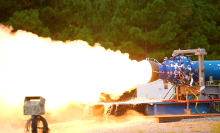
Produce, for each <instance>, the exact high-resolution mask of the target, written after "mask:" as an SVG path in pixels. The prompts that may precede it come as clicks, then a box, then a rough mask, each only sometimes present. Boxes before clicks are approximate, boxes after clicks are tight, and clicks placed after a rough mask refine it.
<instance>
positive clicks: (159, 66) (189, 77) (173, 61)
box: [149, 56, 220, 84]
mask: <svg viewBox="0 0 220 133" xmlns="http://www.w3.org/2000/svg"><path fill="white" fill-rule="evenodd" d="M149 62H150V64H151V67H152V78H151V80H150V82H152V81H155V80H157V79H164V80H167V81H169V82H171V83H174V84H184V83H186V82H191V81H196V80H197V79H198V77H199V65H198V61H189V60H188V59H187V57H185V56H174V57H171V58H170V59H169V60H168V59H166V60H165V61H164V62H163V63H156V62H153V61H149ZM204 66H205V71H204V72H205V80H208V78H209V76H212V77H213V80H220V61H204Z"/></svg>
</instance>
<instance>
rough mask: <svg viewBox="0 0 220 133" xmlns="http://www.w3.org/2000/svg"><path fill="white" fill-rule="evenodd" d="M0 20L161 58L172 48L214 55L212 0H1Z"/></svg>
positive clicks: (219, 7)
mask: <svg viewBox="0 0 220 133" xmlns="http://www.w3.org/2000/svg"><path fill="white" fill-rule="evenodd" d="M0 12H1V14H0V23H2V24H4V25H12V26H13V28H14V31H16V30H18V29H22V30H26V31H30V32H33V33H36V34H38V35H39V36H42V37H50V38H52V39H53V40H62V41H64V42H65V41H67V40H77V39H80V40H84V41H87V42H88V43H89V44H90V45H94V43H96V42H99V43H100V44H101V45H102V46H103V47H105V48H110V49H112V50H118V49H119V50H121V51H122V52H123V53H129V54H130V58H131V59H136V60H142V59H145V58H146V57H152V58H156V59H158V60H159V61H162V59H163V57H165V56H168V57H169V56H171V54H172V51H173V50H175V49H179V48H180V49H188V48H191V49H193V48H198V47H200V48H205V49H206V51H207V52H208V55H206V56H205V59H206V60H217V59H220V54H218V52H219V51H220V45H219V44H220V42H219V41H220V1H218V0H38V1H32V0H22V1H20V0H7V1H6V0H3V1H0Z"/></svg>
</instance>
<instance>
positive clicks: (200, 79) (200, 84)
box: [172, 48, 207, 91]
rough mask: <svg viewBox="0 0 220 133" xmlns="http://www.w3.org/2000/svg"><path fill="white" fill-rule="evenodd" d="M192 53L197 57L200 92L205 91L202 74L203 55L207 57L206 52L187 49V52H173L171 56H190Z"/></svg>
mask: <svg viewBox="0 0 220 133" xmlns="http://www.w3.org/2000/svg"><path fill="white" fill-rule="evenodd" d="M190 53H194V54H195V55H197V56H198V61H199V86H200V91H202V90H203V89H205V73H204V71H205V70H204V55H207V52H206V51H205V49H203V48H198V49H188V50H174V51H173V54H172V56H176V55H179V54H190Z"/></svg>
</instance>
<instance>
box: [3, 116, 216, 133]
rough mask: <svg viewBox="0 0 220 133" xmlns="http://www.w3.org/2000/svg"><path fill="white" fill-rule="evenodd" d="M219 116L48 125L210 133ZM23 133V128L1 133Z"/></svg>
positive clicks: (88, 131)
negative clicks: (168, 120) (173, 120)
mask: <svg viewBox="0 0 220 133" xmlns="http://www.w3.org/2000/svg"><path fill="white" fill-rule="evenodd" d="M219 122H220V116H212V117H205V118H194V119H182V120H180V121H178V122H168V123H158V122H156V121H152V120H149V119H147V118H146V117H145V116H137V115H136V116H130V115H128V116H122V117H113V116H108V117H87V118H83V119H80V120H72V121H68V122H59V123H52V124H50V123H49V128H50V133H125V132H126V133H186V132H187V133H194V132H196V133H211V132H216V133H217V132H219V131H220V130H218V131H216V130H215V131H214V130H213V126H214V125H215V124H216V123H218V124H219ZM4 132H5V133H24V128H20V129H12V128H11V129H10V130H7V131H3V130H2V131H1V133H4Z"/></svg>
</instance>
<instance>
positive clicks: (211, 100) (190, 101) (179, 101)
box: [162, 99, 220, 103]
mask: <svg viewBox="0 0 220 133" xmlns="http://www.w3.org/2000/svg"><path fill="white" fill-rule="evenodd" d="M215 101H220V99H206V100H189V103H196V102H215ZM162 102H177V103H187V100H172V99H167V100H162Z"/></svg>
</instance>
